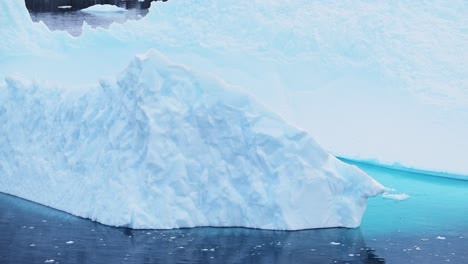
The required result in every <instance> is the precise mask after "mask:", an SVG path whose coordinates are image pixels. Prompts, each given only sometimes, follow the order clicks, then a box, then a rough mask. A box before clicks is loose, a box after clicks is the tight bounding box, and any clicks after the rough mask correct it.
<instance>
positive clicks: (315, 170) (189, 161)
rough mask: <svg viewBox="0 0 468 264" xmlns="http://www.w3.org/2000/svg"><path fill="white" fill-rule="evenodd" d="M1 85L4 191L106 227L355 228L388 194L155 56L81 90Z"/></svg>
mask: <svg viewBox="0 0 468 264" xmlns="http://www.w3.org/2000/svg"><path fill="white" fill-rule="evenodd" d="M6 81H7V87H6V89H2V93H1V99H2V102H5V104H3V105H2V108H1V112H0V113H1V115H0V120H1V124H2V125H1V130H0V131H1V135H2V137H1V138H2V142H1V146H2V152H1V155H2V157H1V160H2V163H1V170H0V173H1V175H2V177H1V179H0V190H1V191H2V192H5V193H10V194H13V195H17V196H19V197H23V198H26V199H29V200H32V201H36V202H39V203H42V204H45V205H48V206H51V207H53V208H57V209H60V210H63V211H66V212H70V213H72V214H75V215H78V216H82V217H86V218H90V219H93V220H96V221H99V222H101V223H104V224H109V225H115V226H128V227H132V228H175V227H193V226H246V227H256V228H268V229H305V228H314V227H336V226H344V227H357V226H359V224H360V221H361V217H362V214H363V213H364V210H365V207H366V200H367V198H368V197H371V196H375V195H377V194H378V193H380V192H381V191H382V190H383V187H382V186H381V185H380V184H378V183H377V182H376V181H374V180H373V179H371V178H370V177H369V176H367V175H366V174H365V173H363V172H362V171H360V170H359V169H357V168H356V167H354V166H350V165H346V164H344V163H343V162H341V161H339V160H337V159H336V158H335V157H333V156H331V155H329V154H328V153H326V152H325V151H324V150H323V149H322V148H321V147H320V146H319V145H318V144H317V143H316V142H315V141H314V140H313V139H312V138H311V137H310V136H309V135H307V133H305V132H303V131H300V130H298V129H296V128H294V127H292V126H290V125H287V124H286V123H285V122H284V121H282V120H281V119H280V118H279V117H277V116H275V115H273V114H271V113H269V112H268V111H267V110H265V109H264V108H263V107H262V106H260V104H258V103H257V102H256V101H255V100H254V99H252V98H251V97H249V96H247V95H245V94H243V93H241V92H239V91H237V89H236V88H235V87H232V86H229V85H228V84H225V83H223V82H222V81H221V80H218V79H216V78H215V77H212V76H209V75H205V74H201V73H197V72H195V71H191V70H189V69H187V68H184V67H182V66H179V65H176V64H173V63H171V62H169V61H168V60H167V59H166V58H164V57H163V56H162V55H161V54H159V53H158V52H156V51H154V50H151V51H149V52H148V53H146V54H143V55H139V56H137V57H136V58H135V59H134V60H133V62H132V63H131V64H130V65H129V67H128V68H127V69H126V70H125V71H124V72H123V73H122V74H121V76H120V77H119V78H118V79H117V80H116V81H101V83H100V85H99V87H91V88H89V89H86V90H81V91H72V92H71V91H64V90H61V89H58V88H53V87H47V86H40V87H37V86H36V85H35V84H33V83H32V84H28V83H24V82H23V81H21V80H16V79H7V80H6ZM31 190H33V191H31Z"/></svg>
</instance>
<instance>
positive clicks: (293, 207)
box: [0, 0, 468, 229]
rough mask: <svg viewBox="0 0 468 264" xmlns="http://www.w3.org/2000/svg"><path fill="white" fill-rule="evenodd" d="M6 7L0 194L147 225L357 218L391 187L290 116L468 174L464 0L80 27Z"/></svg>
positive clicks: (345, 139)
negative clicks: (57, 26) (59, 27)
mask: <svg viewBox="0 0 468 264" xmlns="http://www.w3.org/2000/svg"><path fill="white" fill-rule="evenodd" d="M0 10H2V16H0V24H2V27H0V36H1V39H2V42H1V43H0V102H1V104H0V134H1V137H0V141H1V144H0V146H1V147H0V176H1V177H0V191H2V192H6V193H10V194H14V195H17V196H20V197H23V198H26V199H30V200H33V201H36V202H39V203H43V204H46V205H49V206H51V207H54V208H58V209H61V210H64V211H67V212H70V213H73V214H75V215H79V216H83V217H88V218H91V219H94V220H97V221H99V222H102V223H106V224H110V225H119V226H130V227H135V228H143V227H154V228H156V227H157V228H172V227H177V226H179V227H181V226H195V225H223V226H225V225H242V226H249V227H260V228H275V229H300V228H311V227H329V226H347V227H354V226H357V225H359V222H360V218H361V216H362V213H363V211H364V209H365V203H366V197H369V196H372V195H375V194H377V193H379V192H381V191H382V186H380V185H379V184H378V183H376V182H375V181H373V180H372V179H370V178H369V177H368V176H366V175H364V174H363V173H362V172H360V171H359V170H357V169H356V168H354V167H350V166H347V165H345V164H343V163H342V162H340V161H338V160H336V159H335V158H334V157H333V156H330V155H329V154H327V153H326V152H325V151H324V150H322V148H321V147H319V146H318V145H317V144H316V143H315V142H314V141H313V140H312V139H311V138H310V136H308V135H307V133H305V132H301V130H300V129H296V128H294V127H293V126H290V125H288V124H287V122H284V121H282V120H283V119H286V120H287V121H288V122H293V123H294V124H298V125H300V126H302V127H304V128H305V129H306V130H307V131H309V132H311V133H312V134H313V135H314V136H315V135H316V136H317V138H318V139H319V142H321V143H323V144H324V146H325V147H326V148H327V149H329V150H331V151H333V152H334V153H336V154H339V155H342V156H347V157H359V158H363V159H364V158H376V159H378V160H379V161H384V162H387V163H392V162H396V161H399V162H400V163H401V164H403V165H404V166H406V167H417V168H420V169H424V170H437V171H444V172H448V173H454V172H456V173H460V174H467V175H468V167H467V166H466V164H467V163H466V162H465V160H464V157H466V156H467V154H468V152H467V151H468V141H467V137H466V134H467V133H468V123H466V122H460V120H468V115H467V113H468V111H465V110H466V102H468V96H467V94H466V91H467V89H466V87H467V86H466V84H467V79H466V74H465V73H466V65H467V64H466V60H465V58H466V54H467V53H466V52H467V50H466V49H464V47H465V46H466V45H465V44H466V42H467V37H466V34H465V33H464V25H466V23H464V22H466V15H465V14H466V12H465V11H466V5H464V3H463V2H462V1H461V2H460V1H451V2H447V3H445V4H441V3H432V2H426V1H421V2H414V3H413V2H412V4H408V3H400V2H398V1H396V2H395V1H394V2H385V3H368V2H360V3H358V4H350V3H347V2H335V3H325V2H317V1H306V0H299V1H294V2H291V1H283V0H274V1H244V0H222V1H221V0H206V1H193V0H190V1H188V0H177V1H169V2H166V3H156V4H153V6H152V8H151V11H150V13H149V14H148V15H147V16H146V17H145V18H143V19H142V20H140V21H130V22H127V23H126V24H125V25H112V26H111V27H110V29H109V30H103V29H92V28H90V27H89V26H88V25H86V24H85V25H84V30H83V35H82V36H80V37H79V38H74V37H71V36H70V35H69V34H67V33H65V32H50V31H49V30H48V29H47V27H46V26H45V25H44V24H42V23H36V24H34V23H32V22H31V20H30V19H29V16H28V12H27V10H26V8H25V7H24V2H23V1H0ZM363 10H372V12H371V13H370V15H368V14H366V13H365V12H363ZM421 10H423V11H421ZM292 18H294V19H292ZM427 21H433V22H435V23H427ZM422 39H426V40H428V41H421V40H422ZM431 40H432V41H431ZM435 40H437V41H435ZM439 42H442V43H440V44H437V43H439ZM434 43H436V44H434ZM151 48H155V49H156V50H158V51H159V52H161V53H162V54H164V56H165V57H167V58H169V59H165V57H164V56H162V55H160V54H159V53H158V52H157V51H151V52H149V53H145V52H146V51H148V50H149V49H151ZM142 53H145V55H142V56H140V57H137V58H136V59H133V58H134V56H135V54H142ZM129 61H132V63H131V64H130V66H128V68H127V69H126V70H125V71H124V72H123V73H122V74H121V75H120V77H119V78H118V79H117V81H116V80H115V75H116V73H117V72H119V71H121V69H123V68H125V66H126V65H127V64H128V62H129ZM169 61H174V62H177V63H178V64H180V65H185V66H177V65H175V64H174V63H171V62H169ZM193 69H197V71H194V70H193ZM197 72H205V73H206V72H208V73H212V74H213V75H215V76H218V77H217V78H219V79H220V80H223V81H220V80H218V79H217V78H215V77H210V75H207V74H201V73H197ZM25 76H26V77H25ZM102 76H104V78H102V81H101V82H100V84H99V85H97V82H98V81H97V80H98V79H100V78H101V77H102ZM2 82H3V83H2ZM225 82H226V83H230V84H234V85H235V87H243V88H244V89H245V90H247V91H248V92H249V93H250V94H253V95H255V97H256V98H257V100H260V102H261V103H263V104H264V105H266V106H267V107H268V108H270V109H274V110H275V112H278V113H279V114H280V115H281V117H282V118H283V119H282V118H279V117H277V116H275V115H273V114H271V113H270V111H268V110H265V109H264V108H263V107H261V106H259V105H260V104H259V103H256V102H255V100H253V99H251V98H250V97H248V96H246V95H244V93H243V92H239V91H236V90H237V88H233V87H234V86H230V85H227V84H225ZM465 146H466V147H465ZM316 201H320V202H316ZM311 216H313V217H311Z"/></svg>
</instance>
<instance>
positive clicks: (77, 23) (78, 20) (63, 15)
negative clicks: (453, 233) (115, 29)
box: [30, 9, 148, 37]
mask: <svg viewBox="0 0 468 264" xmlns="http://www.w3.org/2000/svg"><path fill="white" fill-rule="evenodd" d="M146 14H148V9H128V10H127V12H109V13H86V12H83V11H69V12H31V13H30V16H31V19H32V21H34V22H39V21H42V22H44V24H46V26H47V27H48V28H49V29H50V30H52V31H55V30H61V31H67V32H69V33H70V34H71V35H72V36H75V37H76V36H79V35H81V32H82V26H83V22H86V23H87V24H88V25H90V26H91V27H94V28H97V27H101V28H106V29H107V28H109V26H110V25H111V24H112V23H120V24H122V23H125V22H126V21H127V20H138V19H141V18H142V17H144V16H146Z"/></svg>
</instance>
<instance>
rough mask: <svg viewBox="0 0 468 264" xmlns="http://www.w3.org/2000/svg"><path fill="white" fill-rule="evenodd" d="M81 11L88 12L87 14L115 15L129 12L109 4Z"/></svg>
mask: <svg viewBox="0 0 468 264" xmlns="http://www.w3.org/2000/svg"><path fill="white" fill-rule="evenodd" d="M81 11H83V12H87V13H115V12H116V13H123V12H127V10H126V9H125V8H121V7H118V6H115V5H109V4H104V5H101V4H97V5H93V6H90V7H87V8H85V9H81Z"/></svg>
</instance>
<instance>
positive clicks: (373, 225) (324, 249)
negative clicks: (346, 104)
mask: <svg viewBox="0 0 468 264" xmlns="http://www.w3.org/2000/svg"><path fill="white" fill-rule="evenodd" d="M354 165H357V166H359V167H360V168H362V169H363V170H364V171H366V172H367V173H369V174H370V175H371V176H373V177H374V178H376V179H377V180H379V181H380V182H381V183H383V184H385V185H386V186H388V187H391V188H394V189H395V190H394V191H393V192H394V193H399V192H402V193H405V194H408V195H410V198H408V199H407V200H404V201H395V200H391V199H384V198H382V197H376V198H374V199H370V200H369V205H368V209H367V212H366V214H365V215H364V218H363V222H362V225H361V227H360V228H356V229H345V228H331V229H316V230H302V231H289V232H288V231H269V230H257V229H245V228H210V227H204V228H192V229H175V230H131V229H126V228H115V227H109V226H104V225H101V224H98V223H95V222H92V221H90V220H86V219H82V218H78V217H74V216H71V215H69V214H66V213H63V212H60V211H57V210H54V209H51V208H48V207H45V206H42V205H38V204H35V203H32V202H29V201H25V200H22V199H20V198H17V197H13V196H9V195H6V194H0V234H1V235H0V263H468V252H467V251H466V249H467V248H468V206H467V204H466V201H468V199H467V198H468V182H467V181H460V180H451V179H444V178H437V177H430V176H426V175H419V174H415V173H407V172H400V171H395V170H390V169H385V168H380V167H376V166H372V165H366V164H360V163H355V164H354ZM52 260H53V262H52ZM47 261H48V262H47Z"/></svg>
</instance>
